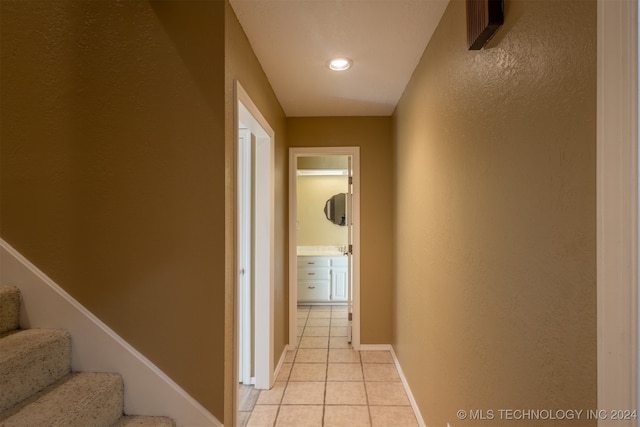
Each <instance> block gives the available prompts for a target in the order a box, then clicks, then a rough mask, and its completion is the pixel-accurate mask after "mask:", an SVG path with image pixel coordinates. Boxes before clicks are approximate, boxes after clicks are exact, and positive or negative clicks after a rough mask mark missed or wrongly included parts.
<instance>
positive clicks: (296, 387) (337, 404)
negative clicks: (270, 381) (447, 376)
mask: <svg viewBox="0 0 640 427" xmlns="http://www.w3.org/2000/svg"><path fill="white" fill-rule="evenodd" d="M346 313H347V311H346V307H343V306H298V349H297V350H292V351H289V352H288V353H287V357H286V360H285V363H284V364H283V366H282V368H281V370H280V373H279V375H278V378H277V379H276V382H275V385H274V386H273V388H272V389H271V390H262V391H260V393H259V395H258V397H257V401H256V404H255V406H254V407H253V411H252V412H251V413H250V416H249V417H248V422H247V424H246V425H247V427H267V426H268V427H274V426H275V427H286V426H292V427H303V426H314V427H315V426H317V427H323V426H324V427H347V426H348V427H360V426H362V427H365V426H366V427H414V426H418V422H417V421H416V417H415V415H414V413H413V410H412V408H411V406H410V404H409V399H408V398H407V395H406V393H405V391H404V388H403V386H402V383H401V382H400V376H399V375H398V371H397V370H396V367H395V365H394V364H393V358H392V356H391V353H390V352H388V351H355V350H353V349H352V348H351V345H350V344H349V343H348V342H347V317H346V316H347V315H346ZM247 415H248V414H247Z"/></svg>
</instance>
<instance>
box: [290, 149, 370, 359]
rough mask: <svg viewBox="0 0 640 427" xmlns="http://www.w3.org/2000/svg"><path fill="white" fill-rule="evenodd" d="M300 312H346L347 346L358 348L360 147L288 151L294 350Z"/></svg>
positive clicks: (291, 312)
mask: <svg viewBox="0 0 640 427" xmlns="http://www.w3.org/2000/svg"><path fill="white" fill-rule="evenodd" d="M310 222H312V224H309V223H310ZM299 306H300V307H301V311H305V310H309V309H311V308H313V307H315V308H320V307H330V308H331V310H332V311H335V312H344V317H345V320H346V322H347V327H346V330H345V332H346V336H347V341H348V344H349V346H351V347H352V348H353V349H355V350H358V349H359V348H360V149H359V147H316V148H297V147H296V148H290V149H289V348H290V349H294V348H297V347H298V345H299V340H300V338H301V334H300V332H301V331H300V329H299V328H298V324H297V322H298V317H299V316H298V307H299ZM301 314H304V313H301Z"/></svg>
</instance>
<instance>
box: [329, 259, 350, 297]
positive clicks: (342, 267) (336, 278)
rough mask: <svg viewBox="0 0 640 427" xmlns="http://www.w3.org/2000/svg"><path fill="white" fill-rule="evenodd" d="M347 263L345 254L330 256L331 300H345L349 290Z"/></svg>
mask: <svg viewBox="0 0 640 427" xmlns="http://www.w3.org/2000/svg"><path fill="white" fill-rule="evenodd" d="M348 274H349V264H348V261H347V257H346V256H336V257H331V301H346V300H347V292H349V281H348V280H347V279H348Z"/></svg>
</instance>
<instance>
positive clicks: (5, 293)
mask: <svg viewBox="0 0 640 427" xmlns="http://www.w3.org/2000/svg"><path fill="white" fill-rule="evenodd" d="M19 327H20V291H19V290H18V288H16V287H15V286H5V285H0V334H3V333H5V332H8V331H13V330H14V329H18V328H19Z"/></svg>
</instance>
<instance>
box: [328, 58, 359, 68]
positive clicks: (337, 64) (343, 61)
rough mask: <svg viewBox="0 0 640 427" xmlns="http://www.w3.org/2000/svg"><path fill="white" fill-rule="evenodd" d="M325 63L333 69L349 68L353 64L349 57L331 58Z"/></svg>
mask: <svg viewBox="0 0 640 427" xmlns="http://www.w3.org/2000/svg"><path fill="white" fill-rule="evenodd" d="M327 65H328V66H329V68H330V69H332V70H333V71H345V70H348V69H349V68H351V66H352V65H353V61H352V60H351V59H349V58H344V57H342V58H333V59H331V60H330V61H329V62H328V63H327Z"/></svg>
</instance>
